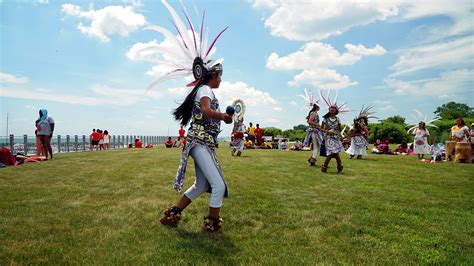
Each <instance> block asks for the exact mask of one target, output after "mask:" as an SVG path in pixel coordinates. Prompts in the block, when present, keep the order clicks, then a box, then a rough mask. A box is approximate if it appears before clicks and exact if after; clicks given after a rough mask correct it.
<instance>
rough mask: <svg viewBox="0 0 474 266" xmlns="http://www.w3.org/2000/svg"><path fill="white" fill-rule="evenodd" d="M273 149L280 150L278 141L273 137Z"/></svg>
mask: <svg viewBox="0 0 474 266" xmlns="http://www.w3.org/2000/svg"><path fill="white" fill-rule="evenodd" d="M272 149H275V150H278V140H277V139H276V138H275V137H272Z"/></svg>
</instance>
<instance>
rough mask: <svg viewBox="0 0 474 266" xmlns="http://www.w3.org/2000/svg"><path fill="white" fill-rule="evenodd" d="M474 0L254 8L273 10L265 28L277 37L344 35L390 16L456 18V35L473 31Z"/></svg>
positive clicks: (259, 4) (258, 1) (257, 0)
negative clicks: (472, 12)
mask: <svg viewBox="0 0 474 266" xmlns="http://www.w3.org/2000/svg"><path fill="white" fill-rule="evenodd" d="M471 5H472V4H471V3H470V1H463V0H461V1H444V0H430V1H428V0H419V1H411V0H397V1H357V0H347V1H321V0H319V1H318V0H316V1H291V0H282V1H271V0H268V1H264V0H254V1H253V4H252V6H253V7H254V8H267V9H271V10H272V13H271V15H270V16H269V17H268V18H266V19H265V27H267V28H269V29H270V32H271V33H272V35H274V36H279V37H284V38H286V39H289V40H299V41H313V40H323V39H326V38H328V37H331V36H336V35H340V34H342V33H344V32H346V31H348V30H350V29H352V28H355V27H359V26H364V25H368V24H371V23H374V22H377V21H386V20H388V19H389V18H393V19H398V20H401V21H407V20H413V19H417V18H421V17H429V16H437V15H441V16H446V17H449V18H450V19H451V20H452V25H451V27H450V29H449V31H448V32H444V33H443V34H445V36H446V35H449V36H452V35H459V34H464V33H468V32H472V14H471V10H472V8H471Z"/></svg>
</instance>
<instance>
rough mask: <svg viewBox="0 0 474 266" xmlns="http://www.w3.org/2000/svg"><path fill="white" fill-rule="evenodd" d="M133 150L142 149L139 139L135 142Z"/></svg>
mask: <svg viewBox="0 0 474 266" xmlns="http://www.w3.org/2000/svg"><path fill="white" fill-rule="evenodd" d="M135 148H143V144H142V142H141V141H140V140H139V139H136V140H135Z"/></svg>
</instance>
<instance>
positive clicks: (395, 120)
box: [263, 102, 474, 143]
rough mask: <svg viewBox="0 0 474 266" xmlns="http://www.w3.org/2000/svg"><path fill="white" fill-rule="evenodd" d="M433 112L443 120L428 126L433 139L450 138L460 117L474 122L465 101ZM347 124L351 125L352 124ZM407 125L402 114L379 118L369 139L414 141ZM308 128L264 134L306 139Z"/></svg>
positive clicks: (473, 112)
mask: <svg viewBox="0 0 474 266" xmlns="http://www.w3.org/2000/svg"><path fill="white" fill-rule="evenodd" d="M433 113H434V114H435V115H437V116H439V117H440V118H441V120H439V121H436V122H435V123H434V125H436V126H437V127H438V128H428V130H429V131H430V139H431V141H433V140H435V141H437V142H444V141H446V140H448V135H449V131H450V129H451V127H452V126H453V125H455V124H456V119H457V118H458V117H462V118H463V119H464V121H465V122H466V125H467V126H470V125H471V123H473V122H474V108H472V107H470V106H469V105H467V104H465V103H456V102H448V103H446V104H443V105H441V106H439V107H437V108H436V109H435V111H434V112H433ZM347 126H348V127H349V126H350V125H347ZM407 126H408V124H407V123H406V120H405V118H404V117H402V116H400V115H394V116H391V117H388V118H386V119H383V120H379V121H378V122H377V123H369V131H370V135H369V139H368V141H369V142H370V143H374V142H375V141H376V140H377V139H381V140H385V139H388V140H389V141H390V143H402V142H407V143H408V142H412V141H413V136H411V135H409V134H407V129H408V127H407ZM343 127H344V125H343ZM307 129H308V126H307V125H303V124H300V125H297V126H294V127H293V129H288V130H281V129H279V128H275V127H267V128H263V134H264V135H265V136H274V137H277V136H283V137H285V138H289V139H290V140H291V141H294V140H296V139H299V140H302V139H304V137H305V136H306V130H307Z"/></svg>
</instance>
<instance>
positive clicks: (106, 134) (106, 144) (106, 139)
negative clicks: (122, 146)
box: [103, 130, 110, 150]
mask: <svg viewBox="0 0 474 266" xmlns="http://www.w3.org/2000/svg"><path fill="white" fill-rule="evenodd" d="M103 139H104V150H108V149H109V147H110V146H109V144H110V135H109V131H107V130H104V135H103Z"/></svg>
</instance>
